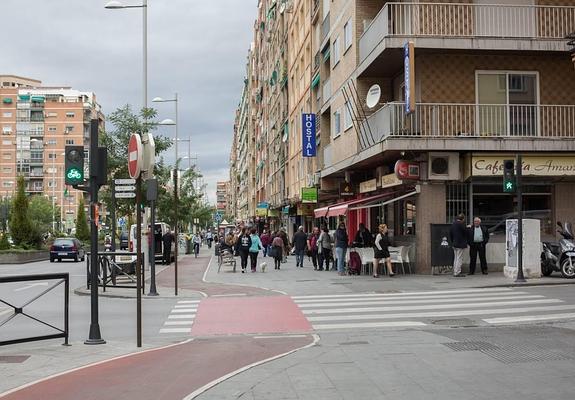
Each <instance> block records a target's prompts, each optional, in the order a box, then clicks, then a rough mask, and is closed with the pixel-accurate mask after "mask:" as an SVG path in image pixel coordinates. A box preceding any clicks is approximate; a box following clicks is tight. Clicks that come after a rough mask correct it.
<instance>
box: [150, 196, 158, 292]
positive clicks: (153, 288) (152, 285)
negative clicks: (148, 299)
mask: <svg viewBox="0 0 575 400" xmlns="http://www.w3.org/2000/svg"><path fill="white" fill-rule="evenodd" d="M150 219H151V221H150V235H152V240H151V241H150V242H151V244H150V293H148V296H157V295H158V290H157V289H156V202H155V201H154V200H150Z"/></svg>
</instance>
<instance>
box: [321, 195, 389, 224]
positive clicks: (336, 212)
mask: <svg viewBox="0 0 575 400" xmlns="http://www.w3.org/2000/svg"><path fill="white" fill-rule="evenodd" d="M391 194H392V193H391ZM388 196H390V193H382V194H378V195H375V196H370V197H365V198H363V199H355V200H350V201H345V202H342V203H338V204H334V205H332V206H327V207H322V208H316V209H315V210H314V216H315V218H322V217H337V216H340V215H345V214H347V211H348V210H349V209H350V207H354V206H357V205H359V204H362V203H366V202H375V201H381V200H382V199H384V198H385V197H388Z"/></svg>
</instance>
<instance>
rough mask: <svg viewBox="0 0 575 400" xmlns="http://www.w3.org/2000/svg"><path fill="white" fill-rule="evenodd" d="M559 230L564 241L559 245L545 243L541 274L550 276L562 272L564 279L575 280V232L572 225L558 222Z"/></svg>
mask: <svg viewBox="0 0 575 400" xmlns="http://www.w3.org/2000/svg"><path fill="white" fill-rule="evenodd" d="M557 226H558V227H559V229H558V230H557V232H559V234H560V235H561V236H563V239H561V240H559V243H551V242H543V252H542V253H541V273H542V274H543V276H549V275H551V274H552V273H553V271H559V272H561V275H563V277H564V278H569V279H573V278H575V243H574V242H573V233H572V232H573V231H572V230H571V223H569V222H565V224H564V225H563V224H561V222H557Z"/></svg>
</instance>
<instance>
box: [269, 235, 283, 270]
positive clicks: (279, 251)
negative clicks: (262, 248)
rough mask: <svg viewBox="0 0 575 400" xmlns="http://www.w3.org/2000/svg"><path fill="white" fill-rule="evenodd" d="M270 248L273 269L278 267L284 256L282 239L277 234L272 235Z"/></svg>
mask: <svg viewBox="0 0 575 400" xmlns="http://www.w3.org/2000/svg"><path fill="white" fill-rule="evenodd" d="M271 248H272V254H273V257H274V265H275V268H274V269H280V264H281V262H282V258H283V256H284V241H283V239H282V238H281V237H280V236H279V235H275V236H274V238H273V240H272V247H271Z"/></svg>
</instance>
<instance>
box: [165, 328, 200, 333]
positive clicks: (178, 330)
mask: <svg viewBox="0 0 575 400" xmlns="http://www.w3.org/2000/svg"><path fill="white" fill-rule="evenodd" d="M190 332H192V328H162V329H160V333H190Z"/></svg>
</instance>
